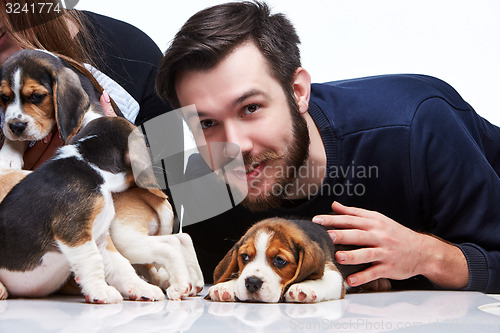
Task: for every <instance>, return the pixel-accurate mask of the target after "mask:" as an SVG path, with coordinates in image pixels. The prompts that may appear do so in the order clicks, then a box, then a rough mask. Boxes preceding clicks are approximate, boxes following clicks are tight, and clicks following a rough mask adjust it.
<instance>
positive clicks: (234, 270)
mask: <svg viewBox="0 0 500 333" xmlns="http://www.w3.org/2000/svg"><path fill="white" fill-rule="evenodd" d="M241 244H243V242H242V240H241V239H240V240H239V241H238V242H237V243H236V244H234V246H233V247H232V248H231V250H230V251H229V252H228V253H226V255H225V256H224V258H223V259H222V260H221V262H219V264H218V265H217V267H216V268H215V271H214V284H217V283H220V282H226V281H229V280H231V279H233V278H235V277H236V276H237V275H238V273H239V266H238V251H239V249H240V246H241Z"/></svg>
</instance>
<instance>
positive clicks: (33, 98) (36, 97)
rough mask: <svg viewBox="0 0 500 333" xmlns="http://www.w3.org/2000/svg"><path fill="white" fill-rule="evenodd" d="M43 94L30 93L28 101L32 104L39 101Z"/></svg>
mask: <svg viewBox="0 0 500 333" xmlns="http://www.w3.org/2000/svg"><path fill="white" fill-rule="evenodd" d="M44 97H45V95H44V94H39V93H36V92H35V93H32V94H31V96H30V102H31V103H33V104H37V103H40V102H41V101H42V100H43V99H44Z"/></svg>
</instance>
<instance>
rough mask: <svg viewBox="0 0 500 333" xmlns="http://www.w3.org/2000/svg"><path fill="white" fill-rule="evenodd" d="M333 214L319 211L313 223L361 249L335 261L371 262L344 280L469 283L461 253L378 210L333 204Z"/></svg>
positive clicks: (448, 285)
mask: <svg viewBox="0 0 500 333" xmlns="http://www.w3.org/2000/svg"><path fill="white" fill-rule="evenodd" d="M332 209H333V211H334V213H336V214H337V215H318V216H316V217H315V218H314V219H313V221H314V222H316V223H320V224H323V225H325V226H326V227H333V228H336V229H339V230H329V231H328V232H329V234H330V236H331V238H332V240H333V241H334V243H336V244H345V245H357V246H360V247H362V248H361V249H356V250H351V251H338V252H337V253H336V254H335V259H336V260H337V262H338V263H340V264H344V265H355V264H362V263H371V264H372V266H371V267H369V268H367V269H365V270H363V271H361V272H358V273H355V274H352V275H350V276H349V277H348V278H347V283H348V284H349V285H350V286H352V287H355V286H359V285H363V284H366V283H368V282H371V281H375V280H377V279H380V278H388V279H395V280H403V279H407V278H410V277H412V276H415V275H419V274H421V275H424V276H426V277H427V278H428V279H429V280H431V281H432V282H434V283H435V284H437V285H440V286H441V287H443V288H451V289H461V288H464V287H466V286H467V284H468V280H469V272H468V267H467V261H466V259H465V256H464V255H463V253H462V251H461V250H460V249H459V248H458V247H456V246H454V245H452V244H449V243H447V242H445V241H443V240H441V239H439V238H437V237H434V236H432V235H427V234H421V233H418V232H415V231H413V230H411V229H409V228H407V227H405V226H403V225H401V224H399V223H397V222H396V221H394V220H392V219H390V218H388V217H387V216H384V215H382V214H380V213H378V212H373V211H368V210H364V209H361V208H354V207H346V206H343V205H341V204H340V203H338V202H334V203H333V204H332Z"/></svg>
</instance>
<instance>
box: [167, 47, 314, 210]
mask: <svg viewBox="0 0 500 333" xmlns="http://www.w3.org/2000/svg"><path fill="white" fill-rule="evenodd" d="M176 91H177V95H178V98H179V102H180V104H181V106H187V105H192V104H194V105H195V106H196V109H197V111H198V117H199V121H200V124H201V128H202V131H203V135H204V137H205V140H206V143H207V144H210V143H212V142H230V143H234V144H237V145H238V146H239V147H240V150H241V153H242V156H243V159H244V163H245V170H244V171H243V170H242V171H241V172H240V173H239V176H240V177H241V178H244V179H246V182H247V185H248V196H247V198H246V199H245V200H244V201H243V204H244V205H246V206H247V207H248V208H250V209H252V210H265V209H268V208H269V207H275V206H277V205H278V204H279V202H280V200H281V199H282V198H283V197H284V196H285V194H286V193H285V191H283V190H282V189H283V186H284V185H285V184H287V183H289V182H290V181H291V179H290V178H289V177H288V174H287V171H290V170H292V169H293V168H299V167H300V166H301V165H303V164H304V162H305V160H306V159H307V154H308V146H307V145H305V148H304V145H299V144H297V143H298V142H308V138H309V134H308V131H307V125H306V124H305V121H297V118H300V119H301V120H302V119H303V118H302V116H301V115H300V114H299V111H298V108H297V106H296V105H295V104H294V105H292V107H293V108H294V109H295V110H294V111H293V112H295V117H294V116H292V112H291V109H290V107H291V105H290V104H293V103H288V100H287V97H286V95H285V92H284V91H283V88H282V86H281V85H280V83H279V82H278V80H276V79H275V78H273V77H272V76H271V75H270V73H269V70H268V67H267V62H266V60H265V58H264V57H263V56H262V54H261V53H260V51H259V50H258V49H257V47H255V45H254V44H253V43H245V44H242V45H241V46H239V47H237V48H236V49H235V50H234V51H233V52H232V53H230V54H229V56H227V57H226V58H225V59H224V60H223V61H221V62H220V63H219V64H218V65H217V66H216V67H214V68H212V69H209V70H203V71H187V72H185V73H183V74H182V75H181V76H180V77H179V78H178V79H177V81H176ZM294 118H295V119H294ZM196 121H198V119H197V118H196ZM188 124H189V125H190V126H191V127H192V125H193V124H190V120H189V118H188ZM196 137H197V134H196V133H195V138H196ZM297 147H302V148H297ZM290 167H291V169H290Z"/></svg>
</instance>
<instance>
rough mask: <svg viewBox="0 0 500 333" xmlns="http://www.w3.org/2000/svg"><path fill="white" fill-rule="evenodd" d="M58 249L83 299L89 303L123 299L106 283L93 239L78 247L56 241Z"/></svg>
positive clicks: (100, 258) (101, 260)
mask: <svg viewBox="0 0 500 333" xmlns="http://www.w3.org/2000/svg"><path fill="white" fill-rule="evenodd" d="M57 244H58V246H59V249H60V250H61V252H62V253H63V254H64V256H65V257H66V259H67V260H68V261H69V264H70V267H71V270H72V271H73V273H74V274H75V281H76V282H77V283H78V284H79V285H80V288H81V289H82V292H83V294H84V295H85V299H86V300H87V302H89V303H100V304H102V303H118V302H120V301H121V300H122V299H123V298H122V296H121V295H120V293H119V292H118V290H116V289H115V288H114V287H111V286H109V285H108V284H107V283H106V280H105V275H104V264H103V258H102V256H101V254H100V252H99V249H98V247H97V244H96V243H95V241H94V240H93V239H91V240H89V241H87V242H85V243H83V244H78V245H69V244H67V243H64V242H63V241H61V240H57Z"/></svg>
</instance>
